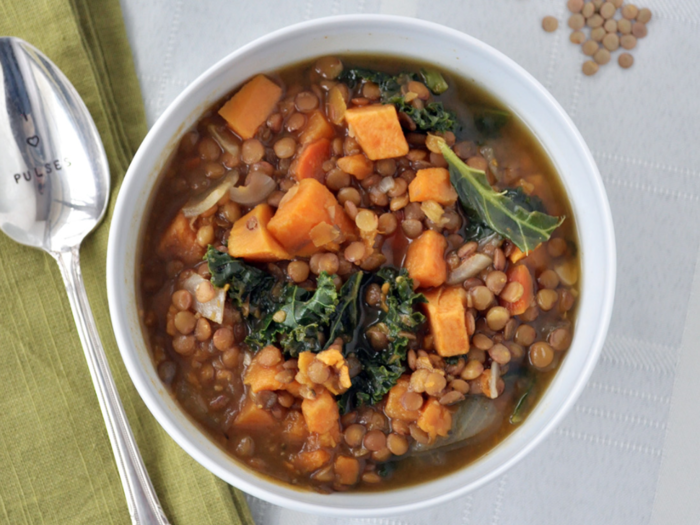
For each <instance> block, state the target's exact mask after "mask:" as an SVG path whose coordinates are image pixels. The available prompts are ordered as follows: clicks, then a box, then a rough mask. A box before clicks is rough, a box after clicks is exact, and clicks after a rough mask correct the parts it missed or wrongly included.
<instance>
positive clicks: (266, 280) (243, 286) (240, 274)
mask: <svg viewBox="0 0 700 525" xmlns="http://www.w3.org/2000/svg"><path fill="white" fill-rule="evenodd" d="M204 260H205V261H207V265H208V266H209V273H210V274H211V282H212V284H213V285H214V286H216V287H217V288H223V287H224V286H226V285H227V284H228V285H229V290H228V295H229V297H230V298H231V301H232V302H233V304H234V305H235V306H238V307H240V306H241V305H243V303H245V302H246V300H247V299H248V298H249V297H251V296H255V295H267V294H269V293H270V290H271V289H272V287H273V286H274V284H275V279H274V278H273V277H272V276H271V275H269V274H268V273H267V272H264V271H262V270H260V269H258V268H256V267H254V266H251V265H249V264H246V263H245V262H243V260H242V259H234V258H233V257H231V256H230V255H229V254H228V253H225V252H220V251H219V250H217V249H216V248H214V247H213V246H209V247H208V248H207V253H206V254H205V255H204Z"/></svg>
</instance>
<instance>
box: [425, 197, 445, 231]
mask: <svg viewBox="0 0 700 525" xmlns="http://www.w3.org/2000/svg"><path fill="white" fill-rule="evenodd" d="M420 209H421V210H423V213H425V215H426V216H427V217H428V219H430V220H431V221H432V222H433V224H437V225H440V224H441V223H442V216H443V215H444V214H445V210H444V209H443V207H442V206H440V204H438V203H437V202H436V201H432V200H428V201H425V202H424V203H422V204H421V205H420Z"/></svg>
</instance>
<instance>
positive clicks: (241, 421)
mask: <svg viewBox="0 0 700 525" xmlns="http://www.w3.org/2000/svg"><path fill="white" fill-rule="evenodd" d="M233 426H234V427H236V428H245V429H250V430H260V429H265V428H270V427H273V426H275V418H274V417H272V414H270V413H269V412H268V411H267V410H265V409H264V408H260V407H258V406H257V405H256V404H255V402H254V401H253V400H252V399H246V401H245V403H244V404H243V407H242V408H241V410H240V412H238V415H237V416H236V418H235V419H234V420H233Z"/></svg>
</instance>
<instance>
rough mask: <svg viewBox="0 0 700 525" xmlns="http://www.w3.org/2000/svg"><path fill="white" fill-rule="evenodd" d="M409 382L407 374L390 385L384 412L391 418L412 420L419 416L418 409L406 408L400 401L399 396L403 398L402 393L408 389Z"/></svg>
mask: <svg viewBox="0 0 700 525" xmlns="http://www.w3.org/2000/svg"><path fill="white" fill-rule="evenodd" d="M410 382H411V381H410V379H409V376H401V377H400V378H399V380H398V381H397V382H396V384H395V385H394V386H393V387H391V390H389V393H388V394H387V396H386V405H385V406H384V412H385V413H386V415H387V416H389V417H390V418H391V419H400V420H401V421H407V422H413V421H416V420H417V419H418V417H420V411H419V410H406V408H405V407H404V406H403V403H402V402H401V398H403V395H404V394H405V393H406V392H407V391H408V385H409V384H410Z"/></svg>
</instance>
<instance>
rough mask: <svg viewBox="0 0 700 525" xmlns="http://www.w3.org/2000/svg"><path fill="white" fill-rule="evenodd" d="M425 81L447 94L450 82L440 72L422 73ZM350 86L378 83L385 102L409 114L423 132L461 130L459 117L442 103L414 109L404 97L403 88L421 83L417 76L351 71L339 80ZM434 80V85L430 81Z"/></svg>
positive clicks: (430, 103) (369, 70) (432, 87)
mask: <svg viewBox="0 0 700 525" xmlns="http://www.w3.org/2000/svg"><path fill="white" fill-rule="evenodd" d="M421 75H422V77H423V80H424V81H425V82H426V84H427V85H428V87H429V88H430V89H431V90H432V91H433V93H435V94H440V93H443V92H444V91H445V90H446V89H447V83H446V82H445V79H444V78H442V75H441V74H440V73H439V72H437V71H428V70H421ZM339 79H340V80H341V81H343V82H346V83H347V84H348V86H350V87H351V88H354V87H355V86H357V84H359V83H360V82H363V81H364V82H374V83H375V84H377V85H378V86H379V89H380V90H381V92H382V102H384V103H386V104H394V105H395V106H396V110H397V111H400V112H403V113H405V114H406V115H408V116H409V117H410V118H411V120H413V122H415V124H416V126H417V128H418V129H419V130H421V131H426V132H427V131H440V132H445V131H454V130H455V129H456V128H457V117H456V115H455V114H454V113H453V112H452V111H449V110H447V109H445V108H444V107H443V105H442V102H429V103H428V104H425V107H423V108H422V109H417V108H415V107H413V105H411V104H410V103H408V102H406V99H405V98H404V96H403V95H402V94H401V86H402V85H403V84H406V83H408V82H409V81H411V80H420V77H419V76H418V75H417V74H415V73H399V74H398V75H389V74H387V73H382V72H381V71H373V70H371V69H361V68H358V69H347V70H345V71H343V72H342V73H341V75H340V77H339ZM428 79H430V82H428Z"/></svg>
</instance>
